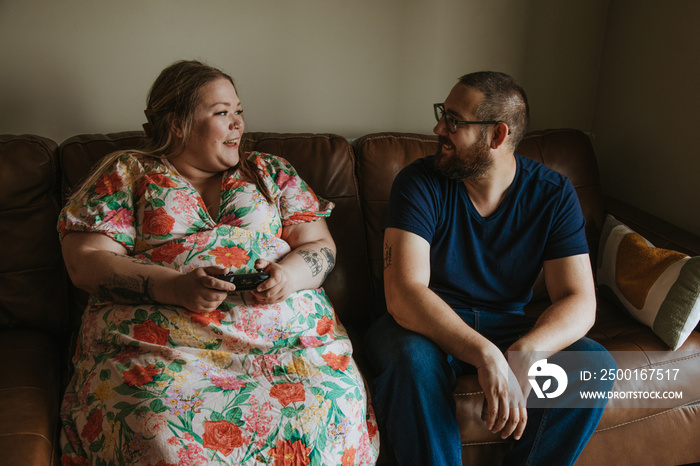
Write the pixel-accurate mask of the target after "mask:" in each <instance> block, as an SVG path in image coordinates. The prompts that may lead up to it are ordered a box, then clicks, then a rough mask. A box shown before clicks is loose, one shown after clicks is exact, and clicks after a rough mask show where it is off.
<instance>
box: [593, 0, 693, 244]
mask: <svg viewBox="0 0 700 466" xmlns="http://www.w3.org/2000/svg"><path fill="white" fill-rule="evenodd" d="M699 87H700V2H698V1H697V0H672V1H665V2H660V1H656V0H613V1H612V2H611V4H610V11H609V16H608V27H607V35H606V39H605V48H604V58H603V62H602V69H601V74H600V88H599V91H598V97H597V105H596V112H595V119H594V125H593V131H594V133H595V135H596V139H595V147H596V153H597V156H598V163H599V165H600V169H601V179H602V182H603V188H604V190H605V192H607V193H609V194H611V195H613V196H615V197H617V198H619V199H623V200H625V201H627V202H630V203H633V204H634V205H637V206H638V207H640V208H643V209H644V210H647V211H649V212H652V213H653V214H655V215H657V216H659V217H662V218H664V219H666V220H668V221H670V222H672V223H675V224H677V225H680V226H682V227H684V228H685V229H687V230H690V231H692V232H694V233H695V234H698V235H700V195H699V194H698V193H699V192H700V191H699V190H700V148H699V147H700V146H699V145H698V134H699V129H700V91H699Z"/></svg>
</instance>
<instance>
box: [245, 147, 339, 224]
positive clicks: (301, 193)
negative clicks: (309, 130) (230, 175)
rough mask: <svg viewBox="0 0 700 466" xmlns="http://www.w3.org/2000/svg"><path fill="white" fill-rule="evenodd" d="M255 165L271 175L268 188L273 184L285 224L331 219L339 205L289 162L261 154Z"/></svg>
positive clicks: (274, 195) (266, 174)
mask: <svg viewBox="0 0 700 466" xmlns="http://www.w3.org/2000/svg"><path fill="white" fill-rule="evenodd" d="M255 163H256V164H257V165H258V166H260V167H261V168H263V171H264V172H266V173H265V176H266V177H267V176H268V175H269V179H270V181H271V183H270V184H269V185H268V186H270V185H271V186H270V187H271V188H272V190H273V197H274V198H275V199H276V201H277V206H278V208H279V211H280V216H281V217H282V225H284V226H287V225H295V224H298V223H303V222H313V221H314V220H317V219H319V218H325V217H328V216H330V214H331V210H333V208H334V207H335V204H333V202H331V201H329V200H326V199H324V198H322V197H320V196H317V195H316V194H315V193H314V191H313V189H311V186H309V185H308V184H306V182H305V181H304V180H302V179H301V177H300V176H299V174H298V173H297V171H296V170H295V169H294V167H293V166H292V164H290V163H289V162H288V161H287V160H285V159H283V158H281V157H277V156H272V155H267V154H258V155H257V157H256V158H255Z"/></svg>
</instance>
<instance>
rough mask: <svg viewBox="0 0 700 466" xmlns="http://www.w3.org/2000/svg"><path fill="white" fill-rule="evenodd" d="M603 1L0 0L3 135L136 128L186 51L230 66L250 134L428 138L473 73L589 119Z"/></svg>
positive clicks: (569, 121)
mask: <svg viewBox="0 0 700 466" xmlns="http://www.w3.org/2000/svg"><path fill="white" fill-rule="evenodd" d="M607 3H608V2H607V0H594V1H591V0H573V1H572V0H567V1H566V2H561V1H560V0H546V1H542V0H537V1H532V0H472V1H469V0H436V1H425V0H202V1H197V2H194V1H189V0H186V1H185V0H120V1H118V2H108V1H92V0H85V1H77V0H63V1H60V2H57V1H54V0H23V1H19V0H16V1H2V0H0V63H1V64H2V71H0V109H1V111H0V132H10V133H17V132H31V133H39V134H43V135H46V136H49V137H52V138H54V139H57V140H59V141H61V140H63V139H65V138H66V137H68V136H71V135H74V134H78V133H86V132H107V131H120V130H127V129H139V128H140V125H141V123H143V121H144V117H143V114H142V110H143V108H144V105H145V104H144V102H145V96H146V92H147V90H148V88H149V86H150V84H151V83H152V82H153V80H154V79H155V77H156V76H157V74H158V72H159V71H160V70H161V69H162V68H163V67H165V66H166V65H168V64H169V63H171V62H172V61H174V60H176V59H179V58H199V59H203V60H205V61H207V62H210V63H211V64H214V65H216V66H219V67H221V68H223V69H225V70H226V71H228V72H229V73H231V74H232V75H233V76H234V78H235V79H236V81H237V84H238V86H239V90H240V93H241V97H242V99H243V103H244V105H245V108H246V116H247V118H248V124H249V126H248V127H249V129H251V130H264V131H310V132H336V133H339V134H342V135H345V136H347V137H356V136H360V135H362V134H365V133H367V132H372V131H416V132H430V131H432V127H433V123H434V122H433V117H432V103H433V102H438V101H441V100H443V99H444V98H445V96H446V95H447V93H448V92H449V90H450V88H451V87H452V85H453V84H454V82H455V81H456V79H457V78H458V77H459V76H460V75H462V74H464V73H466V72H469V71H476V70H479V69H498V70H502V71H505V72H508V73H511V74H513V75H514V76H515V77H516V78H518V79H519V80H521V81H522V84H523V85H524V86H525V87H526V89H529V91H530V95H531V100H532V105H533V108H534V109H535V110H534V111H533V126H534V127H546V126H574V127H578V128H582V129H586V130H587V129H589V128H590V126H591V122H592V112H593V107H592V102H593V96H594V93H595V85H596V82H597V75H598V65H599V59H600V54H601V46H602V39H603V37H604V25H605V15H606V11H607Z"/></svg>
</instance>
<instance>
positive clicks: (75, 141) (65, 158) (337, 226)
mask: <svg viewBox="0 0 700 466" xmlns="http://www.w3.org/2000/svg"><path fill="white" fill-rule="evenodd" d="M144 143H145V135H144V133H142V132H122V133H112V134H102V135H100V134H96V135H81V136H76V137H73V138H71V139H68V140H67V141H65V142H64V143H63V144H61V146H60V147H59V150H58V153H59V159H60V161H61V166H62V170H63V195H64V200H65V199H67V196H68V195H69V194H70V193H71V192H72V191H73V190H74V189H76V188H77V187H78V186H79V185H80V183H81V182H82V180H83V179H85V177H86V176H87V175H88V174H89V173H90V171H91V168H92V167H94V166H95V165H96V164H97V163H98V162H99V160H101V159H102V158H103V157H104V156H106V155H107V154H109V153H111V152H114V151H117V150H124V149H134V148H139V147H143V145H144ZM241 148H242V150H244V151H252V150H257V151H261V152H266V153H270V154H273V155H277V156H279V157H283V158H285V159H287V160H288V161H289V162H291V164H292V165H293V166H294V168H295V169H296V170H297V171H298V172H299V175H300V176H301V177H302V178H303V179H304V180H305V181H306V182H307V183H308V184H309V185H310V186H311V187H312V189H313V190H314V191H315V192H316V194H318V195H319V196H322V197H324V198H326V199H328V200H331V201H333V202H334V203H335V204H336V207H335V209H334V211H333V213H332V215H331V217H330V218H329V219H328V227H329V229H330V231H331V233H332V235H333V238H334V240H335V242H336V246H337V248H338V254H337V261H336V266H335V269H334V271H333V273H331V274H330V276H329V277H328V279H327V280H326V282H325V284H324V288H325V289H326V291H327V292H328V294H329V296H330V298H331V301H332V302H333V304H334V306H335V308H336V310H337V312H338V315H339V316H340V319H341V321H342V322H343V323H344V324H345V326H346V327H348V330H349V331H350V332H351V333H352V332H353V329H354V328H356V327H358V325H357V324H358V322H359V321H360V320H361V319H362V312H358V309H360V308H362V307H363V306H364V302H365V300H366V299H367V296H368V295H369V294H370V292H371V288H370V286H371V285H370V280H369V278H368V274H367V269H368V265H367V253H366V250H367V248H366V244H365V238H364V235H363V227H362V225H363V219H362V214H361V209H360V203H359V197H358V192H357V180H356V178H355V172H354V167H355V159H354V155H353V152H352V149H351V147H350V144H349V143H348V141H347V140H346V139H345V138H343V137H341V136H336V135H332V134H299V133H293V134H279V133H245V135H244V139H243V142H242V146H241ZM85 300H86V296H85V294H84V293H82V292H79V291H77V290H75V292H74V305H73V306H72V307H73V319H72V320H73V325H74V326H75V325H78V323H79V320H80V315H81V313H82V309H83V308H84V307H85Z"/></svg>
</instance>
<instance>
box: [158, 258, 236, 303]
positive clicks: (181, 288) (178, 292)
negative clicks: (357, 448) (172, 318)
mask: <svg viewBox="0 0 700 466" xmlns="http://www.w3.org/2000/svg"><path fill="white" fill-rule="evenodd" d="M228 271H229V270H228V269H227V268H223V267H216V266H211V267H200V268H197V269H194V270H192V271H191V272H189V273H186V274H182V275H180V276H179V277H177V278H175V279H173V280H172V281H171V282H170V284H169V286H170V287H171V290H172V291H171V292H172V293H173V296H174V298H175V299H174V300H175V304H178V305H179V306H182V307H184V308H185V309H187V310H188V311H192V312H199V313H204V312H211V311H214V310H216V308H218V307H219V306H220V305H221V303H222V302H224V300H225V299H226V297H227V296H228V293H229V292H230V291H235V290H236V287H235V286H234V285H233V284H232V283H229V282H227V281H224V280H219V279H217V278H214V275H222V274H225V273H228Z"/></svg>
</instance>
